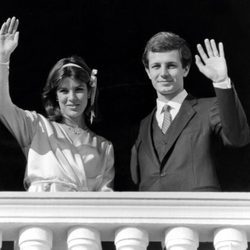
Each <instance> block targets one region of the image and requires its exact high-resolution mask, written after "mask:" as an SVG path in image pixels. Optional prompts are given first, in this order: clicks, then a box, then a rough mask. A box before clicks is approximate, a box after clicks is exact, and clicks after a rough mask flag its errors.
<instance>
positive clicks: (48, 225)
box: [0, 192, 250, 250]
mask: <svg viewBox="0 0 250 250" xmlns="http://www.w3.org/2000/svg"><path fill="white" fill-rule="evenodd" d="M0 230H1V235H2V240H3V241H14V242H15V248H16V249H18V248H19V247H20V248H21V249H23V250H38V249H39V250H42V249H46V250H47V249H48V250H49V249H55V250H59V249H60V250H63V249H70V250H87V249H88V250H98V249H101V242H102V241H111V242H114V244H115V246H116V249H118V250H135V249H136V250H139V249H140V250H143V249H146V248H147V245H148V242H154V241H157V242H162V246H163V247H166V248H167V249H170V250H191V249H196V248H197V247H198V245H199V242H213V243H214V248H215V249H218V250H225V249H246V248H247V241H248V239H250V193H189V192H185V193H184V192H181V193H179V192H150V193H149V192H113V193H101V192H82V193H80V192H79V193H26V192H1V193H0Z"/></svg>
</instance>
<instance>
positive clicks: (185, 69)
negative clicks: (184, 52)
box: [184, 65, 190, 77]
mask: <svg viewBox="0 0 250 250" xmlns="http://www.w3.org/2000/svg"><path fill="white" fill-rule="evenodd" d="M189 70H190V65H187V66H186V67H185V68H184V77H186V76H187V75H188V73H189Z"/></svg>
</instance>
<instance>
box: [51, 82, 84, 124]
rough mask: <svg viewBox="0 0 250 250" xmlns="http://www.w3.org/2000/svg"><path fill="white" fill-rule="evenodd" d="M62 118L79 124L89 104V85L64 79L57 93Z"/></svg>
mask: <svg viewBox="0 0 250 250" xmlns="http://www.w3.org/2000/svg"><path fill="white" fill-rule="evenodd" d="M56 95H57V99H58V104H59V107H60V110H61V113H62V116H63V117H65V118H69V119H71V120H74V121H76V122H78V121H79V120H80V119H81V117H82V114H83V112H84V110H85V109H86V107H87V104H88V95H89V91H88V88H87V84H86V83H83V82H79V81H76V80H74V79H72V78H70V77H66V78H64V79H63V80H62V81H61V83H60V85H59V87H58V88H57V91H56Z"/></svg>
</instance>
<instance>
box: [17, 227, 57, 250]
mask: <svg viewBox="0 0 250 250" xmlns="http://www.w3.org/2000/svg"><path fill="white" fill-rule="evenodd" d="M52 239H53V236H52V232H51V231H50V230H49V229H47V228H42V227H26V228H24V229H22V230H21V231H20V234H19V247H20V250H51V249H52Z"/></svg>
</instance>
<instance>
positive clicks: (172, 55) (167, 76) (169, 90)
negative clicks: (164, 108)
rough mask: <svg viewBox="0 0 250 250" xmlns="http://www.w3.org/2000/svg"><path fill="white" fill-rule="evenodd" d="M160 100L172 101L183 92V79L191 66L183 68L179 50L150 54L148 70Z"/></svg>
mask: <svg viewBox="0 0 250 250" xmlns="http://www.w3.org/2000/svg"><path fill="white" fill-rule="evenodd" d="M146 72H147V74H148V77H149V78H150V80H151V82H152V84H153V87H154V88H155V90H156V92H157V96H158V98H159V99H160V100H164V99H166V98H168V99H171V98H173V97H174V96H176V95H177V94H179V93H180V92H181V91H182V90H183V88H184V87H183V83H184V81H183V78H184V77H186V76H187V75H188V72H189V66H187V67H186V68H183V67H182V63H181V58H180V53H179V51H178V50H172V51H167V52H151V51H150V52H149V53H148V69H146Z"/></svg>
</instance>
